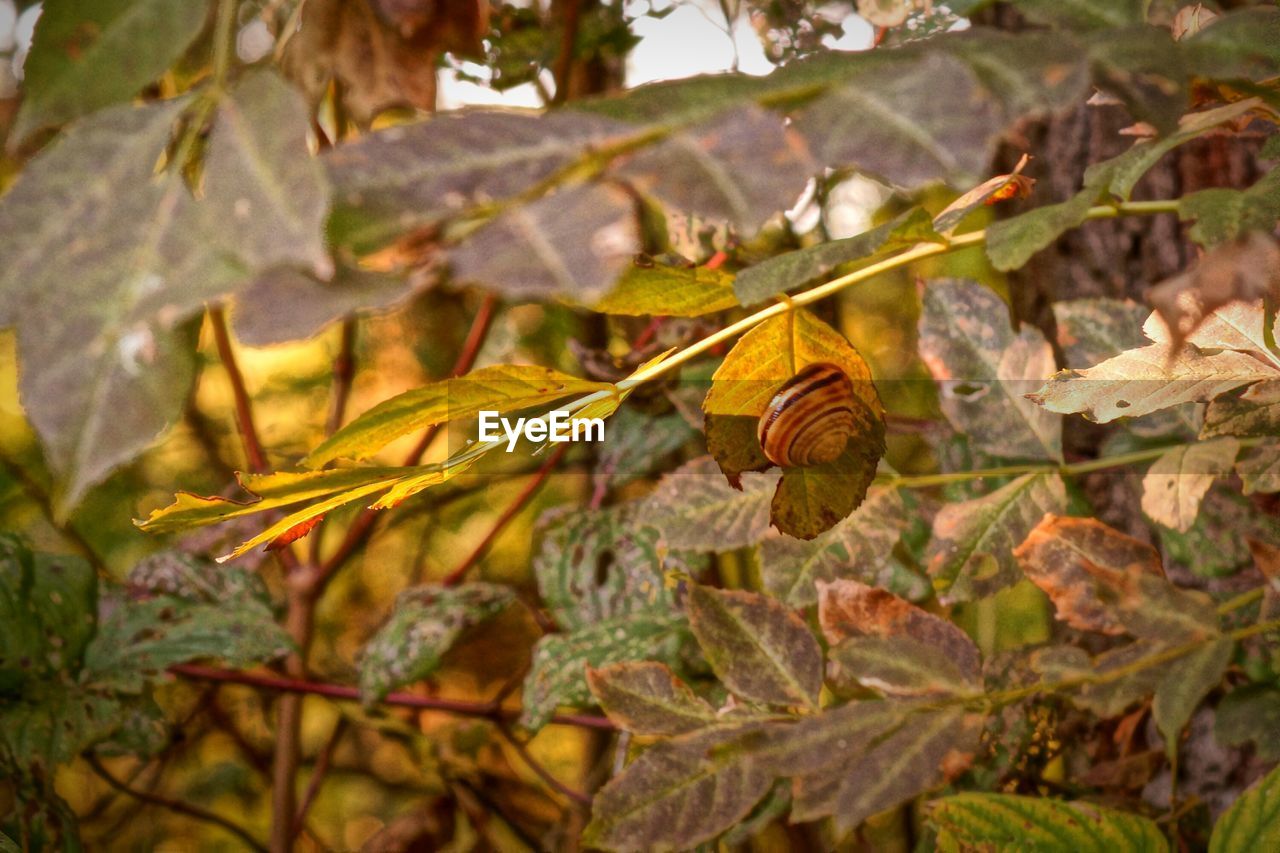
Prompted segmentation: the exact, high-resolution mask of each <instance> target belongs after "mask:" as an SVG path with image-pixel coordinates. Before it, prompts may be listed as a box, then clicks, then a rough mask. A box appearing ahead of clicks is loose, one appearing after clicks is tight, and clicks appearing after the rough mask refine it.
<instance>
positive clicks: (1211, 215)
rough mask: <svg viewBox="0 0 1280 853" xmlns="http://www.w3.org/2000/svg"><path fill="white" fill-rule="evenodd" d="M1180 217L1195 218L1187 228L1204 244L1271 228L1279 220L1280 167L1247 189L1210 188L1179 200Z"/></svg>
mask: <svg viewBox="0 0 1280 853" xmlns="http://www.w3.org/2000/svg"><path fill="white" fill-rule="evenodd" d="M1178 218H1180V219H1182V220H1183V221H1186V220H1195V224H1194V225H1192V226H1191V228H1190V229H1189V230H1188V232H1187V233H1188V234H1189V235H1190V237H1191V239H1193V240H1195V241H1196V242H1197V243H1199V244H1200V245H1202V246H1216V245H1217V244H1219V243H1225V242H1227V241H1228V240H1234V239H1236V238H1237V237H1239V236H1240V235H1241V234H1243V233H1245V232H1246V231H1253V230H1258V231H1271V230H1273V229H1274V228H1275V226H1276V222H1277V221H1278V220H1280V169H1272V170H1271V171H1270V172H1268V173H1267V174H1265V175H1263V176H1262V177H1261V178H1260V179H1259V180H1258V181H1257V182H1256V183H1255V184H1254V185H1253V186H1252V187H1250V188H1249V189H1247V190H1231V189H1210V190H1201V191H1200V192H1195V193H1190V194H1188V195H1184V196H1182V198H1180V199H1179V200H1178Z"/></svg>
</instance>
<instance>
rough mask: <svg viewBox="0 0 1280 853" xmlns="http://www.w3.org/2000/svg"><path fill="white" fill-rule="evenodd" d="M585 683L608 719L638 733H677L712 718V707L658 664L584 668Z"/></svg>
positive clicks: (703, 725)
mask: <svg viewBox="0 0 1280 853" xmlns="http://www.w3.org/2000/svg"><path fill="white" fill-rule="evenodd" d="M587 684H588V686H589V687H590V688H591V692H592V694H594V695H595V697H596V701H598V702H599V703H600V707H601V708H603V709H604V712H605V713H606V714H608V715H609V719H611V720H613V721H614V722H615V723H617V724H618V725H619V726H620V727H621V728H623V729H625V730H626V731H629V732H633V733H635V734H642V735H677V734H682V733H684V732H688V731H693V730H694V729H700V728H703V727H705V726H707V725H710V724H711V723H714V722H715V721H716V712H715V709H714V708H712V707H711V706H710V705H708V704H707V703H706V701H705V700H703V699H701V698H699V697H698V696H697V695H696V694H694V692H693V691H692V690H690V689H689V686H688V685H687V684H685V683H684V682H683V681H681V680H680V679H678V678H676V676H675V674H674V673H672V672H671V670H670V669H668V668H667V667H665V666H663V665H662V664H660V663H654V662H652V661H643V662H636V663H618V664H613V665H612V666H607V667H604V668H603V669H588V670H587Z"/></svg>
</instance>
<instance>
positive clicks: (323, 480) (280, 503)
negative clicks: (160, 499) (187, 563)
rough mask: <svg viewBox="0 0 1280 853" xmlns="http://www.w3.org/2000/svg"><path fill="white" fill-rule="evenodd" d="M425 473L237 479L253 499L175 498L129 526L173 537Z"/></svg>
mask: <svg viewBox="0 0 1280 853" xmlns="http://www.w3.org/2000/svg"><path fill="white" fill-rule="evenodd" d="M427 470H430V469H429V468H428V466H420V467H408V468H337V469H333V470H329V471H278V472H276V473H274V474H239V475H238V476H237V479H238V480H239V482H240V485H241V486H242V487H243V488H244V490H245V491H247V492H249V494H250V495H252V496H253V497H254V500H250V501H241V500H233V499H230V498H222V497H203V496H201V495H194V494H192V493H191V492H178V493H177V494H176V495H175V496H174V500H173V503H171V504H169V505H168V506H166V507H161V508H160V509H157V510H154V511H152V513H151V515H150V516H148V517H147V519H146V520H145V521H139V522H135V523H136V524H137V525H138V526H139V527H140V528H142V529H143V530H145V531H147V532H148V533H157V534H166V533H175V532H179V531H183V530H190V529H192V528H195V527H202V526H204V525H208V524H217V523H219V522H223V521H229V520H230V519H233V518H241V517H243V516H246V515H254V514H256V513H260V512H263V511H265V510H269V509H277V508H279V507H286V506H292V505H293V504H298V503H302V502H303V501H309V500H314V499H316V498H324V497H331V496H333V495H339V494H342V493H346V492H351V491H353V490H359V489H361V488H362V487H366V486H371V485H372V486H378V487H380V488H382V489H387V488H390V486H391V485H392V484H393V483H395V482H398V481H399V480H402V479H404V478H405V477H406V476H412V475H415V474H419V473H422V472H424V471H427Z"/></svg>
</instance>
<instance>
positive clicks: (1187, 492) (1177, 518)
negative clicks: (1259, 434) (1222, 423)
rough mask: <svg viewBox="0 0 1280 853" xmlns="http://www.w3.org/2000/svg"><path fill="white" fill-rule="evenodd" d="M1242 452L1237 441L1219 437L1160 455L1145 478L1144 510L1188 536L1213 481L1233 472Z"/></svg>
mask: <svg viewBox="0 0 1280 853" xmlns="http://www.w3.org/2000/svg"><path fill="white" fill-rule="evenodd" d="M1239 452H1240V442H1238V441H1236V439H1234V438H1217V439H1210V440H1208V441H1201V442H1198V443H1196V444H1184V445H1182V446H1180V447H1174V448H1172V449H1170V450H1168V451H1166V452H1165V453H1164V454H1162V455H1161V456H1160V458H1159V459H1157V460H1156V461H1155V462H1153V463H1152V464H1151V467H1150V468H1148V469H1147V473H1146V474H1145V475H1144V476H1143V478H1142V511H1143V512H1144V513H1146V515H1147V517H1148V518H1150V519H1151V520H1152V521H1155V522H1157V523H1158V524H1162V525H1164V526H1165V527H1170V528H1173V529H1174V530H1177V531H1179V532H1181V533H1186V532H1187V531H1188V530H1190V529H1191V525H1192V524H1194V523H1195V520H1196V516H1197V515H1198V514H1199V512H1200V501H1202V500H1203V499H1204V496H1205V493H1206V492H1208V491H1209V488H1210V487H1211V486H1212V485H1213V481H1214V480H1216V479H1217V478H1218V477H1221V476H1222V475H1223V474H1226V473H1228V472H1230V471H1231V466H1232V465H1233V464H1234V463H1235V461H1236V454H1237V453H1239Z"/></svg>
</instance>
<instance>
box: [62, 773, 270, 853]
mask: <svg viewBox="0 0 1280 853" xmlns="http://www.w3.org/2000/svg"><path fill="white" fill-rule="evenodd" d="M84 760H85V762H86V763H88V765H89V767H90V768H91V769H92V770H93V772H94V773H96V774H97V775H98V776H100V777H102V779H103V781H105V782H106V783H107V784H108V785H110V786H111V787H112V788H115V789H116V790H117V791H120V792H121V793H123V794H128V795H129V796H131V797H133V798H134V799H136V800H138V801H139V802H143V803H147V804H148V805H152V806H158V807H160V808H162V809H168V810H169V811H171V812H175V813H177V814H181V815H186V816H187V817H190V818H195V819H196V820H199V821H203V822H205V823H209V824H213V825H214V826H218V827H221V828H222V829H224V830H226V831H227V832H230V833H231V834H232V835H234V836H236V837H237V838H239V839H240V840H241V841H243V842H244V843H245V844H247V845H248V846H249V847H250V848H252V849H253V850H258V851H261V853H266V851H267V848H266V847H265V846H263V845H262V843H261V842H259V841H258V840H257V839H256V838H254V837H253V836H252V835H250V834H249V833H248V831H247V830H245V828H244V827H242V826H240V825H239V824H236V823H234V822H233V821H231V820H228V819H227V818H225V817H223V816H222V815H218V814H214V813H213V812H211V811H209V810H208V809H204V808H201V807H200V806H197V805H195V804H193V803H188V802H185V801H183V800H175V799H171V798H169V797H164V796H161V795H159V794H149V793H147V792H146V791H139V790H137V789H136V788H131V787H129V786H128V785H127V784H125V783H124V782H122V781H120V780H119V779H117V778H116V777H115V776H113V775H111V771H109V770H107V768H106V767H103V766H102V762H101V761H99V760H98V757H97V756H96V755H94V754H92V753H88V752H87V753H85V754H84Z"/></svg>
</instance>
